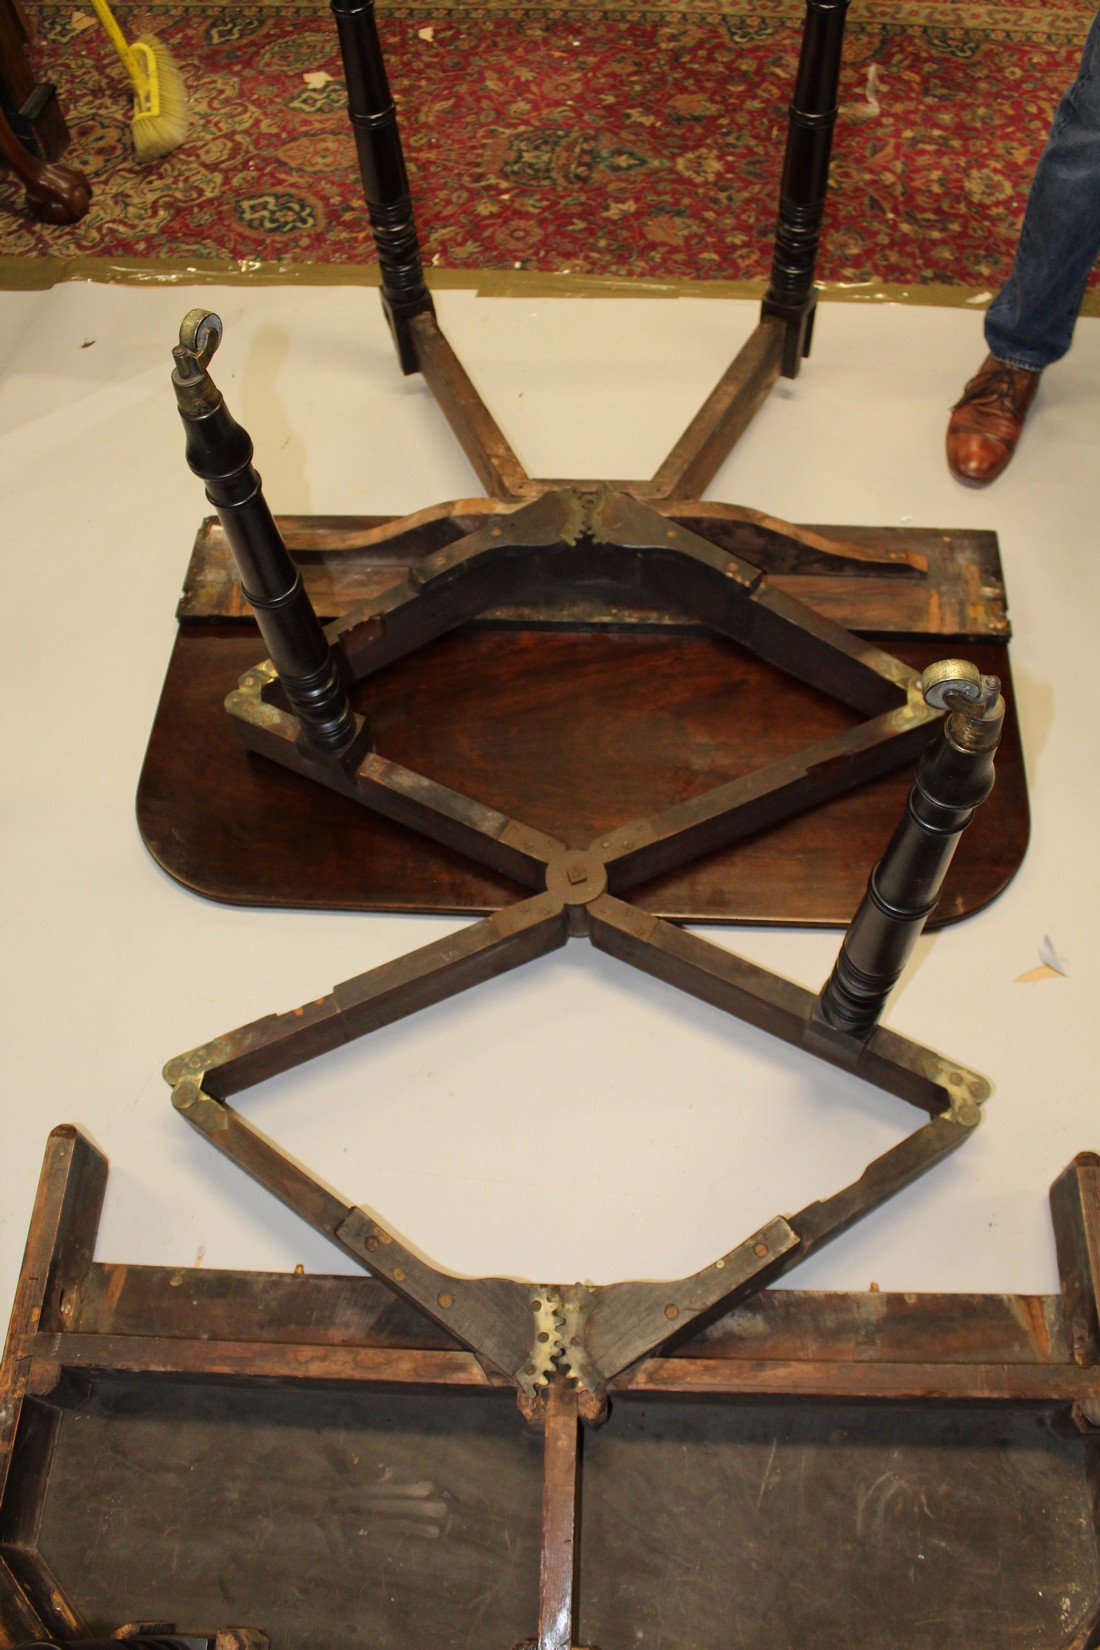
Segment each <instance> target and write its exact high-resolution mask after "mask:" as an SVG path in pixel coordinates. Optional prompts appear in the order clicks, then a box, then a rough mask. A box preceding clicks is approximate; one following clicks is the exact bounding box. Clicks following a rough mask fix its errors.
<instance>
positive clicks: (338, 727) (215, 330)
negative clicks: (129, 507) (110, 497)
mask: <svg viewBox="0 0 1100 1650" xmlns="http://www.w3.org/2000/svg"><path fill="white" fill-rule="evenodd" d="M221 332H222V324H221V321H220V320H219V319H218V317H217V316H216V315H211V314H208V313H207V311H205V310H201V309H193V310H191V311H189V313H188V314H187V315H186V316H185V317H184V321H183V325H182V326H181V327H180V342H179V347H178V348H177V349H175V350H173V352H172V353H173V355H174V357H175V361H176V369H175V371H174V372H173V374H172V387H173V388H174V390H175V392H176V401H177V403H178V405H179V410H180V416H181V418H182V419H183V423H184V428H185V430H186V432H187V462H188V464H189V465H190V466H191V468H192V470H194V472H195V474H196V475H197V476H200V477H201V478H202V480H203V481H205V482H206V496H207V498H208V499H209V500H210V502H211V504H213V506H214V507H215V509H216V510H217V512H218V516H219V518H220V520H221V524H222V526H223V527H224V529H225V536H226V538H227V539H228V540H229V547H230V549H231V550H232V552H233V559H234V561H235V562H236V564H237V572H238V573H239V575H240V580H241V590H242V592H243V594H244V596H245V599H246V600H247V601H248V602H249V603H250V604H251V606H252V609H253V611H254V612H255V615H256V622H257V624H258V625H259V627H260V631H261V633H262V635H263V638H264V642H265V644H266V646H267V649H268V652H269V653H270V655H271V662H272V664H273V665H274V666H275V669H276V671H277V672H278V675H279V680H280V682H281V683H282V686H283V690H284V692H285V693H286V696H287V698H288V699H289V701H290V704H291V707H292V709H293V710H294V712H295V714H296V715H297V717H298V720H299V722H300V723H301V727H302V733H303V735H304V736H305V738H306V739H307V740H308V742H309V744H310V745H312V746H313V747H314V749H315V750H317V751H320V752H325V753H332V754H336V753H339V752H340V751H343V750H344V749H345V748H346V747H347V746H348V744H349V743H350V742H351V739H352V737H353V735H354V733H355V722H354V718H353V716H352V712H351V707H350V705H349V703H348V696H347V693H346V691H345V688H344V684H343V681H342V680H341V676H340V672H339V670H338V668H337V664H336V659H335V655H334V653H333V650H332V648H331V647H330V645H329V642H328V639H327V637H326V636H325V633H324V631H323V629H322V628H321V623H320V620H319V619H318V617H317V615H316V613H315V612H314V610H313V603H312V602H311V601H310V599H309V596H308V595H307V594H306V589H305V586H304V585H303V583H302V576H301V574H300V573H299V572H298V569H297V568H296V567H295V565H294V563H293V561H292V560H291V558H290V554H289V552H288V551H287V548H286V545H285V544H284V543H283V538H282V534H281V533H280V532H279V529H278V527H276V525H275V522H274V520H273V518H272V515H271V511H270V510H269V509H268V507H267V501H266V500H265V498H264V495H263V490H262V486H261V482H260V477H259V475H258V474H257V472H256V470H254V469H253V467H252V441H251V439H250V437H249V435H248V432H247V430H243V429H242V428H241V426H240V425H239V424H238V423H237V421H236V419H235V418H234V417H233V415H232V413H230V412H229V410H228V408H227V407H226V405H225V402H224V401H223V400H222V396H221V391H220V390H219V389H218V388H217V386H216V385H215V384H214V382H213V380H212V379H211V378H210V375H209V373H208V372H207V370H206V369H207V367H208V365H209V363H210V359H211V357H212V356H213V354H214V351H215V350H216V349H217V347H218V343H219V341H220V339H221Z"/></svg>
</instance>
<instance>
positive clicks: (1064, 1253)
mask: <svg viewBox="0 0 1100 1650" xmlns="http://www.w3.org/2000/svg"><path fill="white" fill-rule="evenodd" d="M1050 1212H1051V1217H1052V1219H1053V1222H1054V1241H1055V1244H1056V1246H1057V1249H1058V1270H1059V1273H1060V1274H1061V1279H1062V1300H1063V1302H1064V1305H1065V1313H1066V1333H1067V1335H1068V1337H1069V1341H1070V1345H1071V1346H1072V1348H1073V1356H1074V1358H1075V1360H1076V1361H1077V1363H1079V1364H1082V1365H1085V1366H1091V1365H1094V1364H1100V1156H1098V1155H1097V1154H1096V1153H1095V1152H1080V1153H1079V1154H1078V1155H1077V1157H1075V1158H1074V1160H1073V1162H1072V1163H1071V1164H1070V1166H1069V1168H1068V1169H1066V1170H1065V1172H1064V1173H1063V1174H1061V1175H1059V1177H1058V1179H1057V1180H1056V1181H1055V1182H1054V1185H1053V1186H1052V1187H1051V1188H1050Z"/></svg>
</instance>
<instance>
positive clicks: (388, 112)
mask: <svg viewBox="0 0 1100 1650" xmlns="http://www.w3.org/2000/svg"><path fill="white" fill-rule="evenodd" d="M332 10H333V14H334V15H335V18H336V28H337V32H338V34H339V37H340V51H341V54H342V56H343V59H344V75H345V78H346V79H347V84H348V118H349V119H350V121H351V124H352V129H353V130H354V132H355V144H356V148H357V150H358V152H359V171H360V175H361V176H362V179H363V193H364V194H365V195H366V199H367V210H368V212H369V214H370V224H371V231H372V233H373V235H374V244H375V249H376V251H377V253H378V267H379V269H380V271H381V275H382V308H383V309H384V310H385V312H386V320H387V321H388V322H389V326H390V331H391V332H392V333H393V341H394V343H395V345H396V346H397V354H398V359H399V360H400V362H401V367H402V370H403V371H404V372H406V373H411V372H416V371H418V370H419V369H418V365H417V358H416V346H415V342H414V340H413V337H412V334H411V332H410V330H409V322H410V321H411V319H412V317H413V316H414V315H423V314H429V315H430V314H433V313H434V310H433V307H432V300H431V296H430V294H429V292H428V288H427V286H426V284H425V281H424V270H423V266H422V264H421V261H420V243H419V241H418V240H417V234H416V222H415V219H414V217H413V205H412V198H411V195H410V193H409V178H408V173H407V172H406V170H405V156H404V152H403V151H402V148H401V134H400V132H399V131H398V129H397V110H396V109H395V107H394V102H393V98H392V97H391V95H390V88H389V82H388V81H387V79H386V65H385V62H384V60H383V57H382V46H381V42H380V41H379V39H378V27H377V24H376V22H375V17H374V0H332Z"/></svg>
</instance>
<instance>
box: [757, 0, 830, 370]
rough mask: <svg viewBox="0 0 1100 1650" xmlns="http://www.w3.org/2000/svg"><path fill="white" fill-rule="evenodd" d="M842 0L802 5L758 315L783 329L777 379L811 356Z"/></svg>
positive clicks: (827, 182) (817, 0)
mask: <svg viewBox="0 0 1100 1650" xmlns="http://www.w3.org/2000/svg"><path fill="white" fill-rule="evenodd" d="M847 9H848V0H807V6H806V22H805V27H804V30H803V35H802V52H801V55H800V57H799V61H798V76H797V79H796V81H795V89H794V97H793V98H792V99H791V106H790V125H789V129H788V134H787V151H786V156H785V158H784V162H783V181H782V184H781V186H780V194H779V223H778V225H777V227H776V232H775V258H774V261H773V263H772V278H771V285H770V287H769V288H768V292H767V295H766V297H765V299H764V303H763V308H762V311H761V313H762V314H763V315H765V316H774V317H776V318H777V319H779V320H781V321H782V322H783V323H784V325H785V327H786V335H785V339H784V345H783V369H782V370H783V374H784V376H785V377H787V378H794V377H796V376H797V373H798V368H799V363H800V361H801V360H802V357H803V356H804V355H808V354H809V353H810V338H811V335H812V333H813V320H814V307H815V305H816V303H817V294H816V292H815V290H814V266H815V264H816V262H817V244H818V239H819V237H820V234H821V218H822V214H823V212H824V209H825V192H826V189H827V188H828V184H829V155H830V153H831V150H832V144H833V127H834V126H835V124H836V114H837V85H838V83H839V79H840V51H841V46H842V44H843V41H844V19H845V14H846V12H847Z"/></svg>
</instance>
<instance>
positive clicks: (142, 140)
mask: <svg viewBox="0 0 1100 1650" xmlns="http://www.w3.org/2000/svg"><path fill="white" fill-rule="evenodd" d="M130 50H131V52H132V53H133V56H134V61H135V64H136V66H137V69H138V73H139V75H140V82H141V83H140V86H139V85H138V84H136V83H135V87H134V115H133V120H132V122H131V126H130V130H131V132H132V134H133V139H134V154H135V156H136V158H137V159H138V160H139V161H144V160H159V159H160V158H161V156H162V155H167V154H169V153H170V152H171V151H172V150H173V149H178V148H179V146H180V144H181V143H182V142H183V140H184V138H185V137H186V136H187V88H186V87H185V86H184V84H183V76H182V75H181V74H180V72H179V70H178V69H177V68H176V65H175V64H174V63H173V61H172V54H171V53H170V52H169V50H168V48H167V46H162V45H161V43H160V41H159V40H154V39H153V38H152V36H151V35H147V34H146V35H142V37H141V39H140V40H135V41H134V43H133V45H132V46H131V47H130Z"/></svg>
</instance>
